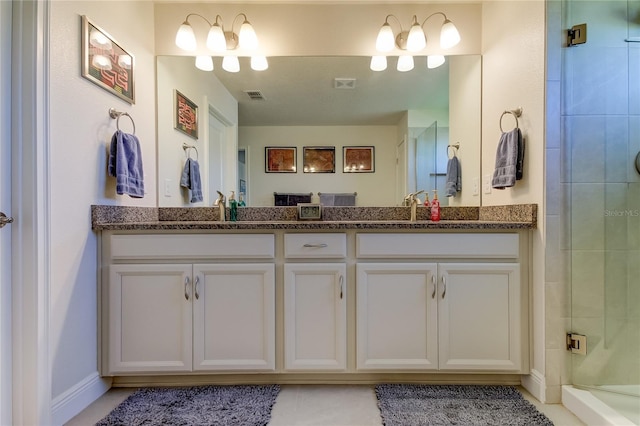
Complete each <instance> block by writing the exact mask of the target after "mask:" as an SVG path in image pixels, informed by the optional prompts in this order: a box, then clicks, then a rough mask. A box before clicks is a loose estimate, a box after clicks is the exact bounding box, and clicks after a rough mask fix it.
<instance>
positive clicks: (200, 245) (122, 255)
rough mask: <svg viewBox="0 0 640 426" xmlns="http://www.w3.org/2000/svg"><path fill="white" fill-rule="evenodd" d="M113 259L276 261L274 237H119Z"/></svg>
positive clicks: (113, 238) (114, 241) (113, 241)
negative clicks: (274, 259)
mask: <svg viewBox="0 0 640 426" xmlns="http://www.w3.org/2000/svg"><path fill="white" fill-rule="evenodd" d="M109 243H110V244H111V247H110V253H111V258H112V259H163V258H171V259H233V258H238V259H272V258H274V253H275V238H274V235H273V234H115V235H111V238H110V240H109Z"/></svg>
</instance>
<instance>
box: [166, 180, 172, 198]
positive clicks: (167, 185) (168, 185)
mask: <svg viewBox="0 0 640 426" xmlns="http://www.w3.org/2000/svg"><path fill="white" fill-rule="evenodd" d="M164 196H165V197H171V179H165V180H164Z"/></svg>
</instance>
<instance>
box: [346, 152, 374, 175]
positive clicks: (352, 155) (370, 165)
mask: <svg viewBox="0 0 640 426" xmlns="http://www.w3.org/2000/svg"><path fill="white" fill-rule="evenodd" d="M342 167H343V168H342V170H343V171H344V173H373V172H375V169H376V168H375V150H374V147H373V146H343V147H342Z"/></svg>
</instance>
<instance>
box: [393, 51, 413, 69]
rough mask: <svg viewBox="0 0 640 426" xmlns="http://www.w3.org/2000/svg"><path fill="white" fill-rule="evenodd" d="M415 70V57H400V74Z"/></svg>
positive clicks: (398, 66)
mask: <svg viewBox="0 0 640 426" xmlns="http://www.w3.org/2000/svg"><path fill="white" fill-rule="evenodd" d="M412 69H413V56H411V55H401V56H398V65H397V70H398V71H400V72H407V71H411V70H412Z"/></svg>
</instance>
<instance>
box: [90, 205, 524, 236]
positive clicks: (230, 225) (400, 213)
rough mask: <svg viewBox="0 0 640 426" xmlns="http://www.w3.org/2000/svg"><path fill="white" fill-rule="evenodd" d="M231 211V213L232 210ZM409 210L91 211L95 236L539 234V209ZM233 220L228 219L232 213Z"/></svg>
mask: <svg viewBox="0 0 640 426" xmlns="http://www.w3.org/2000/svg"><path fill="white" fill-rule="evenodd" d="M227 210H228V209H227ZM409 212H410V210H409V208H408V207H325V208H324V209H323V219H322V220H298V214H297V208H296V207H242V208H239V209H238V221H236V222H230V221H226V222H219V221H218V210H217V208H214V207H190V208H182V207H175V208H173V207H160V208H155V207H129V206H104V205H94V206H91V225H92V229H93V230H94V231H113V230H128V231H136V230H144V231H149V230H233V229H237V230H259V229H266V230H269V229H289V230H298V229H300V230H305V229H310V230H325V229H339V230H348V229H363V230H376V229H381V230H382V229H430V230H437V229H456V230H465V229H469V230H471V229H477V230H482V229H494V230H499V229H504V230H506V229H535V228H536V220H537V205H535V204H517V205H509V206H487V207H442V209H441V220H440V221H439V222H432V221H430V220H427V218H428V217H429V216H428V215H429V209H428V208H424V207H419V208H418V210H417V219H418V220H417V221H415V222H411V221H409V214H410V213H409ZM227 215H228V213H227Z"/></svg>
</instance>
